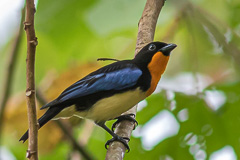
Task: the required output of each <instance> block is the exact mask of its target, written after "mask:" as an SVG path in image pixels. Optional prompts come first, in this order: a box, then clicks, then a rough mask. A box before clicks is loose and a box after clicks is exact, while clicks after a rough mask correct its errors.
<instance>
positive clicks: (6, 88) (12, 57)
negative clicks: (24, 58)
mask: <svg viewBox="0 0 240 160" xmlns="http://www.w3.org/2000/svg"><path fill="white" fill-rule="evenodd" d="M24 17H25V9H24V8H23V10H22V17H21V20H20V25H19V29H18V31H17V33H16V37H15V39H14V43H13V45H12V48H11V51H10V52H9V55H8V56H9V57H8V60H7V63H6V70H5V71H6V72H5V75H4V76H3V78H4V79H3V83H2V85H3V90H2V91H1V93H2V95H1V96H0V98H1V99H0V145H1V142H2V141H1V139H2V132H3V125H4V122H3V121H4V112H5V107H6V103H7V100H8V98H9V95H10V91H11V87H12V80H13V72H14V69H15V65H16V60H17V54H18V53H19V52H18V51H19V46H20V41H21V37H22V31H23V19H24Z"/></svg>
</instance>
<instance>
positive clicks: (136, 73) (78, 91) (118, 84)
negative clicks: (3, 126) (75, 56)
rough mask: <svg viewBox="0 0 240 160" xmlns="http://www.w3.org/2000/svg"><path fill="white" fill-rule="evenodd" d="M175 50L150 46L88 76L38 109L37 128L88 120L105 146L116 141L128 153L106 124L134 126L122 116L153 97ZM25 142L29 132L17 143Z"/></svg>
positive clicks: (122, 140)
mask: <svg viewBox="0 0 240 160" xmlns="http://www.w3.org/2000/svg"><path fill="white" fill-rule="evenodd" d="M175 47H176V45H175V44H166V43H163V42H152V43H149V44H148V45H146V46H145V47H143V48H142V49H141V51H140V52H139V53H138V54H137V55H136V57H135V58H134V59H132V60H123V61H118V62H114V63H112V64H109V65H107V66H104V67H102V68H100V69H98V70H96V71H94V72H92V73H90V74H89V75H87V76H86V77H84V78H82V79H81V80H79V81H77V82H76V83H74V84H72V85H71V86H69V87H68V88H67V89H65V90H64V91H63V92H62V93H61V94H60V95H59V97H58V98H56V99H55V100H53V101H51V102H49V103H48V104H46V105H44V106H43V107H42V108H41V109H45V108H48V110H47V111H46V113H45V114H44V115H43V116H42V117H41V118H39V120H38V123H39V126H40V127H39V128H41V127H42V126H43V125H44V124H46V123H47V122H48V121H49V120H51V119H54V118H55V119H57V118H61V117H71V116H77V117H81V118H87V119H91V120H93V121H94V122H95V123H96V124H97V125H98V126H100V127H102V128H103V129H105V130H106V131H107V132H108V133H109V134H111V135H112V137H113V139H111V140H109V141H108V142H107V143H106V145H105V146H107V145H108V144H109V143H110V142H112V141H114V140H117V141H120V142H122V143H123V144H124V145H125V146H126V148H127V149H128V150H129V147H128V144H127V143H126V141H125V139H126V138H124V137H120V136H118V135H117V134H115V133H114V132H113V129H112V130H110V129H109V128H107V127H106V125H105V122H106V121H108V120H112V119H118V121H117V123H118V122H119V121H121V120H124V119H128V120H132V121H134V122H136V121H135V119H134V118H131V116H130V115H124V116H123V115H121V114H122V113H124V112H125V111H127V110H129V109H130V108H132V107H133V106H134V105H136V104H137V103H138V102H140V101H141V100H143V99H145V98H146V97H148V96H149V95H151V94H152V93H153V91H154V90H155V88H156V86H157V84H158V81H159V80H160V78H161V75H162V74H163V72H164V70H165V68H166V66H167V63H168V59H169V55H170V52H171V51H172V50H173V49H174V48H175ZM27 139H28V131H27V132H26V133H25V134H24V135H23V136H22V137H21V139H20V141H23V142H25V141H26V140H27Z"/></svg>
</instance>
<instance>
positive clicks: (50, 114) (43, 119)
mask: <svg viewBox="0 0 240 160" xmlns="http://www.w3.org/2000/svg"><path fill="white" fill-rule="evenodd" d="M61 110H62V107H50V108H49V109H48V110H47V112H46V113H45V114H44V115H43V116H42V117H41V118H39V119H38V123H39V129H40V128H41V127H42V126H43V125H44V124H46V123H47V122H48V121H49V120H51V119H52V118H53V117H55V116H56V115H57V114H58V113H59V112H61ZM27 139H28V130H27V132H26V133H25V134H24V135H23V136H22V137H21V138H20V140H19V141H23V143H24V142H25V141H26V140H27Z"/></svg>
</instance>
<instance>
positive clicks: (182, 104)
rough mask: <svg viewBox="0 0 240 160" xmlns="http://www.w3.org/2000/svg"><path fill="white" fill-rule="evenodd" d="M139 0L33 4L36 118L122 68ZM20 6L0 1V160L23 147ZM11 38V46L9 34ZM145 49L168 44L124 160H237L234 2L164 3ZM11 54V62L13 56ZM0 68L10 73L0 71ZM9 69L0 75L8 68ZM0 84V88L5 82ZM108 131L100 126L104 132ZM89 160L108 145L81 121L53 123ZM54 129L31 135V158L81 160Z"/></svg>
mask: <svg viewBox="0 0 240 160" xmlns="http://www.w3.org/2000/svg"><path fill="white" fill-rule="evenodd" d="M145 3H146V0H131V1H129V0H82V1H79V0H51V1H47V0H41V1H36V7H37V12H36V15H35V29H36V36H37V38H38V42H39V43H38V46H37V51H36V73H35V74H36V88H37V90H38V99H39V101H38V104H37V108H38V109H37V111H38V115H39V116H40V115H42V114H43V112H44V111H40V110H39V108H40V107H41V105H42V103H44V102H43V101H44V100H41V99H43V98H45V99H46V100H47V101H50V100H52V99H54V98H56V97H57V96H58V95H59V94H60V93H61V92H62V91H63V90H64V88H66V87H67V86H69V85H70V84H72V83H74V82H75V81H77V80H78V79H80V78H81V77H83V76H85V75H86V74H88V73H89V72H91V71H93V70H95V69H97V68H99V67H101V66H103V65H106V64H109V63H112V62H110V61H105V62H97V61H96V60H97V58H103V57H108V58H116V59H120V60H123V59H131V58H133V56H134V49H135V45H136V37H137V30H138V28H137V27H138V21H139V19H140V17H141V14H142V11H143V8H144V5H145ZM23 6H24V1H23V0H14V1H7V0H0V75H1V76H0V84H1V85H0V94H1V96H0V97H1V98H0V100H1V104H3V103H2V101H4V100H3V97H4V96H3V95H4V93H5V91H4V90H6V84H7V83H6V81H7V82H10V83H9V86H8V87H7V88H8V89H7V90H9V92H8V94H7V96H5V97H6V98H5V99H6V105H4V106H1V110H0V111H1V113H2V114H1V115H3V117H4V118H3V121H0V123H1V124H0V125H1V127H3V129H2V130H1V135H2V140H1V145H0V157H1V158H0V159H3V160H16V159H17V160H21V159H25V155H26V150H27V143H24V144H22V143H20V142H18V140H19V138H20V137H21V135H22V134H23V133H24V132H25V131H26V129H27V126H28V124H27V111H26V109H27V106H26V101H25V88H26V78H25V77H26V73H25V70H26V69H25V68H26V62H25V59H26V36H25V32H24V31H23V26H20V24H22V22H21V17H22V8H23ZM19 29H20V36H18V34H19ZM155 41H164V42H167V43H175V44H177V45H178V47H177V48H176V49H175V50H174V51H173V52H172V54H171V58H170V62H169V64H168V66H167V70H166V72H165V74H164V76H163V77H162V79H161V81H160V83H159V85H158V88H157V89H156V91H155V92H154V95H152V96H150V97H149V98H147V99H146V100H144V101H142V102H141V103H140V104H139V107H138V113H137V121H138V122H139V126H138V127H137V128H136V130H135V131H134V132H133V134H132V137H131V141H130V143H129V144H130V148H131V151H130V153H127V154H126V155H125V159H128V160H133V159H134V160H138V159H139V160H141V159H154V160H155V159H159V160H192V159H193V160H207V159H209V160H237V159H239V158H240V75H239V71H240V47H239V46H240V1H238V0H211V1H209V0H184V1H178V0H171V1H170V0H167V1H166V3H165V5H164V7H163V9H162V11H161V13H160V16H159V20H158V25H157V27H156V33H155ZM13 53H14V54H13ZM10 60H13V61H12V64H14V65H13V67H11V66H12V65H9V62H10ZM9 66H10V67H9ZM9 74H10V75H12V76H10V79H7V80H6V77H8V76H9ZM111 124H112V122H108V123H107V125H108V126H109V127H110V126H111ZM61 125H63V126H64V127H65V128H67V130H68V132H69V133H70V134H72V135H73V136H74V138H75V140H76V141H77V142H78V143H79V144H80V145H81V146H84V149H86V152H87V154H89V155H90V156H91V157H93V158H94V159H104V157H105V154H106V150H105V148H104V144H105V142H106V141H107V140H108V139H110V138H111V136H110V135H109V134H108V133H106V132H105V131H104V130H103V129H101V128H99V127H96V126H95V125H94V124H93V123H92V122H90V121H83V120H80V119H77V118H72V119H70V120H62V121H61ZM61 125H59V124H58V123H55V122H54V121H52V122H50V123H48V124H47V125H46V126H44V127H43V128H42V129H41V130H40V131H39V157H40V159H42V160H50V159H59V160H61V159H83V158H82V156H81V154H79V152H78V150H77V149H76V147H73V145H72V143H71V142H70V141H69V140H68V138H66V136H65V134H64V133H63V131H62V129H61V127H59V126H61Z"/></svg>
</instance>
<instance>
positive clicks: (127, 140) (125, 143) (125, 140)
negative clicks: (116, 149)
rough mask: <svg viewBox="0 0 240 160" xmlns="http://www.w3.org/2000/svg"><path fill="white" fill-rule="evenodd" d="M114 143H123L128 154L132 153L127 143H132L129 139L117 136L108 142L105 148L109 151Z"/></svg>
mask: <svg viewBox="0 0 240 160" xmlns="http://www.w3.org/2000/svg"><path fill="white" fill-rule="evenodd" d="M114 141H119V142H121V143H122V144H123V145H124V146H125V147H126V149H127V152H129V151H130V148H129V146H128V143H127V142H129V141H130V139H129V138H128V137H120V136H118V135H116V136H114V137H113V138H112V139H110V140H108V141H107V143H106V144H105V148H106V149H108V146H109V145H110V143H112V142H114Z"/></svg>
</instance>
